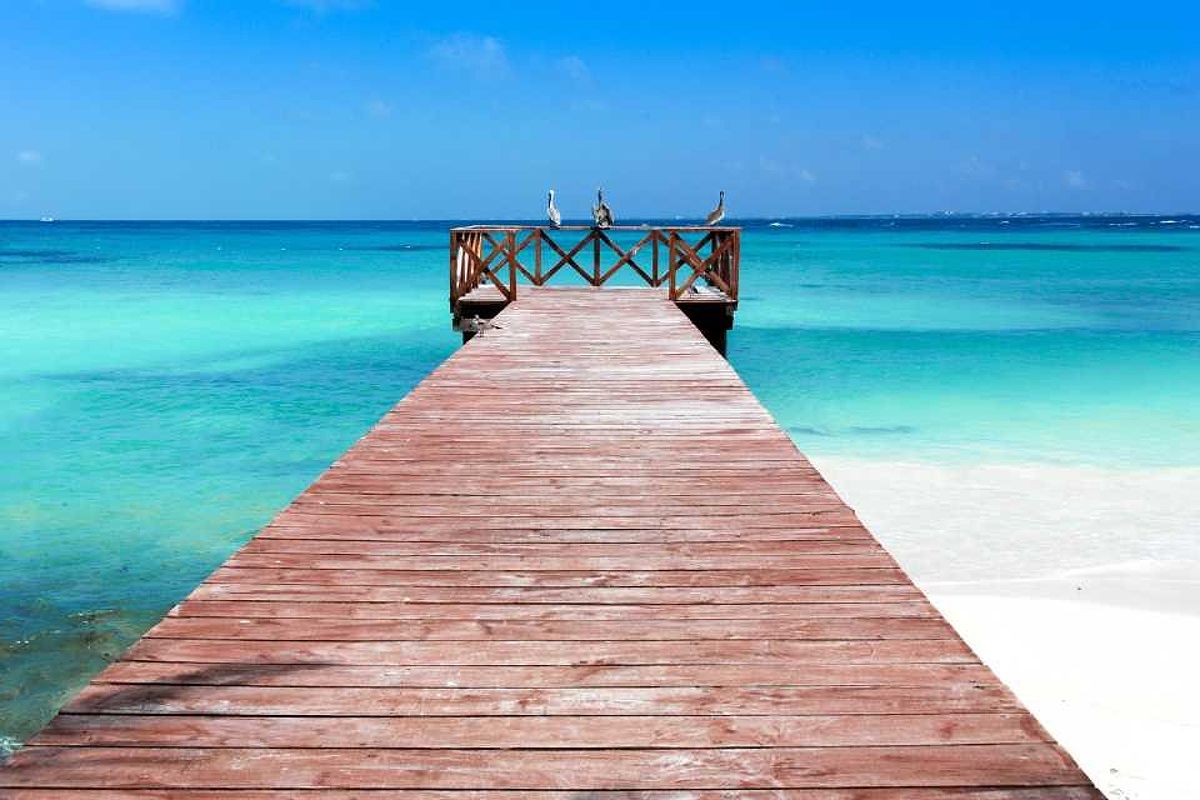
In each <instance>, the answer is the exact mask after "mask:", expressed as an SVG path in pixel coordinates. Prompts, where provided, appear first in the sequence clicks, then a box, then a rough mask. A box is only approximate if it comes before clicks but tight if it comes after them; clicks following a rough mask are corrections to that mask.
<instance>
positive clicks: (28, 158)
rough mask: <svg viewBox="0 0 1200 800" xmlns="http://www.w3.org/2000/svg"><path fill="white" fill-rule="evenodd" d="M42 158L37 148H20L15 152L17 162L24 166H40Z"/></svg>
mask: <svg viewBox="0 0 1200 800" xmlns="http://www.w3.org/2000/svg"><path fill="white" fill-rule="evenodd" d="M43 160H44V159H43V158H42V154H41V152H40V151H38V150H22V151H21V152H19V153H17V163H18V164H22V165H24V166H26V167H40V166H41V165H42V161H43Z"/></svg>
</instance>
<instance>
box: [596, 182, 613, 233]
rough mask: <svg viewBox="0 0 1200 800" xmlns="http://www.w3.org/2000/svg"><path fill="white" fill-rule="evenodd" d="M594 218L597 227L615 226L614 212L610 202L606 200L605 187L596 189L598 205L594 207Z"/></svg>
mask: <svg viewBox="0 0 1200 800" xmlns="http://www.w3.org/2000/svg"><path fill="white" fill-rule="evenodd" d="M592 220H593V222H594V223H595V226H596V227H597V228H611V227H612V226H613V213H612V209H611V208H609V207H608V203H606V202H604V189H597V190H596V206H595V207H594V208H593V209H592Z"/></svg>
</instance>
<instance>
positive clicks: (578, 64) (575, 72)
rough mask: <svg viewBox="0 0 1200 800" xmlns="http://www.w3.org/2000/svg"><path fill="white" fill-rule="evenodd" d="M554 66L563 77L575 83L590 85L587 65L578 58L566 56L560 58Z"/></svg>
mask: <svg viewBox="0 0 1200 800" xmlns="http://www.w3.org/2000/svg"><path fill="white" fill-rule="evenodd" d="M555 65H556V66H557V67H558V71H559V72H561V73H562V74H563V75H565V76H566V77H567V78H569V79H570V80H572V81H574V82H575V83H591V82H592V71H591V70H590V69H588V65H587V64H586V63H584V60H583V59H582V58H580V57H579V56H566V57H565V58H560V59H559V60H558V61H557V62H555Z"/></svg>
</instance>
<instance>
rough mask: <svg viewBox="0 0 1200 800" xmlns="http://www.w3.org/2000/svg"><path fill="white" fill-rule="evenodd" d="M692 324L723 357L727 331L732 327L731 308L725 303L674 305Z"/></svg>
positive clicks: (683, 303) (684, 303)
mask: <svg viewBox="0 0 1200 800" xmlns="http://www.w3.org/2000/svg"><path fill="white" fill-rule="evenodd" d="M675 305H676V306H677V307H678V308H679V310H680V311H682V312H683V313H684V315H685V316H686V317H687V318H688V319H689V320H691V321H692V324H693V325H695V326H696V328H697V329H698V330H699V331H700V332H701V333H702V334H704V338H705V339H707V340H708V343H709V344H711V345H712V346H713V348H714V349H715V350H716V351H717V352H718V353H720V354H721V355H725V348H726V344H727V343H728V338H729V336H728V335H729V330H730V329H731V328H732V327H733V307H732V306H730V305H729V304H727V303H699V302H695V301H690V302H680V303H676V304H675Z"/></svg>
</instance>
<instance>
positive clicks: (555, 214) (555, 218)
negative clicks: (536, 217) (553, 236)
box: [546, 189, 562, 228]
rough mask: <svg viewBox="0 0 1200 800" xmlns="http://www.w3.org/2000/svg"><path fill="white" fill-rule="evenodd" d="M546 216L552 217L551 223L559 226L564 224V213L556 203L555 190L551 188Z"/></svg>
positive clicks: (553, 225)
mask: <svg viewBox="0 0 1200 800" xmlns="http://www.w3.org/2000/svg"><path fill="white" fill-rule="evenodd" d="M546 216H547V217H549V218H550V225H551V226H552V227H555V228H557V227H558V226H559V225H562V213H561V212H560V211H559V210H558V206H556V205H554V190H553V189H551V190H550V197H549V198H548V199H547V200H546Z"/></svg>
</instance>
